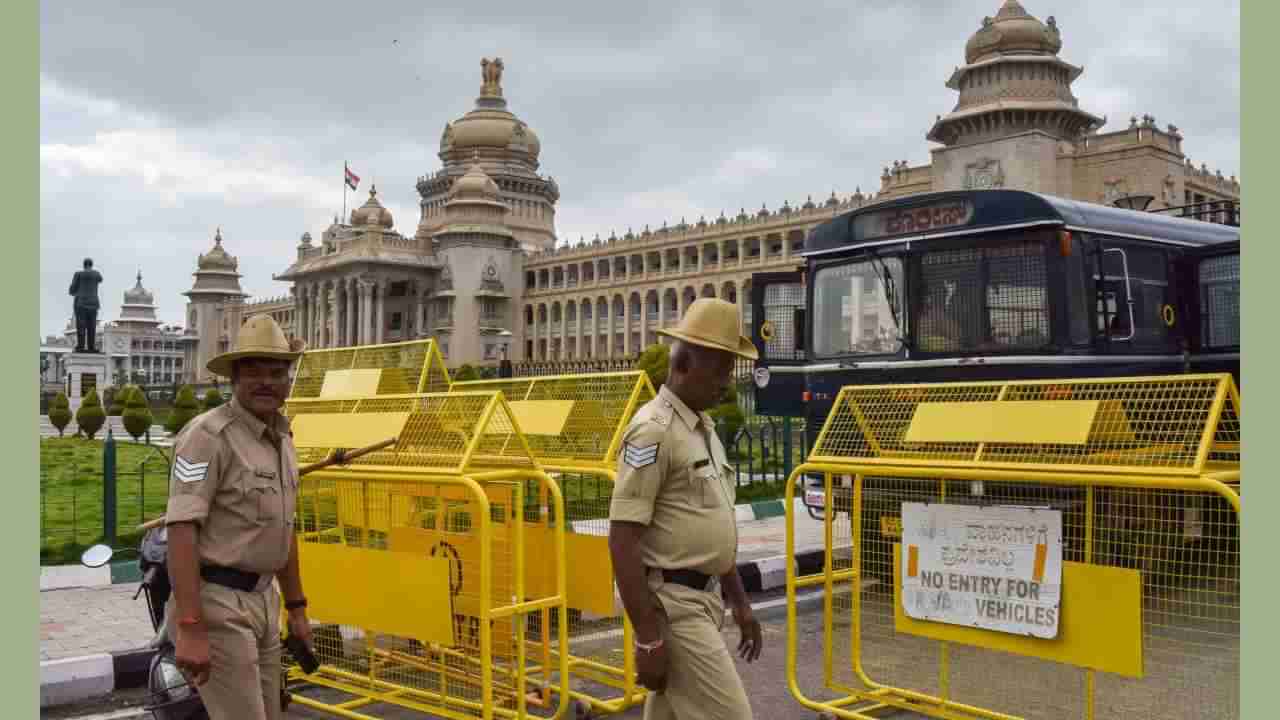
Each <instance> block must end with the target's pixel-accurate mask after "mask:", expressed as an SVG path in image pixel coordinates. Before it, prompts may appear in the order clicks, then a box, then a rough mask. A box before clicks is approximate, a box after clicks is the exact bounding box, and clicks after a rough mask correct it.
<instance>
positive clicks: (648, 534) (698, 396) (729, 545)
mask: <svg viewBox="0 0 1280 720" xmlns="http://www.w3.org/2000/svg"><path fill="white" fill-rule="evenodd" d="M658 332H660V333H663V334H664V335H667V336H670V337H672V338H673V339H674V340H673V343H672V346H671V360H670V365H669V367H670V369H669V372H668V376H667V381H666V383H665V384H664V385H663V386H662V388H661V389H660V390H659V391H658V395H657V397H656V398H654V399H653V400H652V401H650V402H649V403H647V404H646V405H644V406H643V407H641V408H640V409H639V410H638V411H637V412H636V415H635V417H634V418H633V419H632V421H631V423H630V425H629V426H628V427H627V429H626V432H625V435H624V437H623V447H622V451H621V452H620V453H619V458H618V479H617V482H616V483H615V485H614V490H613V498H612V502H611V505H610V510H609V519H610V530H609V549H610V553H611V555H612V558H613V567H614V575H615V579H616V581H617V584H618V589H619V593H620V594H621V596H622V602H623V606H624V607H625V608H626V612H627V616H628V617H629V618H630V620H631V624H632V626H633V627H634V628H635V634H636V653H635V654H636V670H637V676H638V680H639V682H640V683H641V684H642V685H644V686H645V687H647V688H649V689H650V690H652V691H653V692H650V693H649V695H648V698H647V700H646V702H645V708H644V717H645V718H646V720H668V719H671V720H695V719H696V720H704V719H705V720H750V718H751V717H752V714H751V706H750V704H749V703H748V702H747V696H746V692H745V690H744V689H743V686H742V680H741V679H740V678H739V677H738V672H737V668H735V667H734V662H733V658H732V657H731V656H730V654H729V649H728V648H727V647H726V646H725V642H724V640H723V638H722V637H721V635H720V631H721V628H722V627H723V625H724V616H725V613H724V611H725V607H724V601H723V600H722V599H721V590H722V589H723V592H724V598H725V599H727V600H728V603H729V605H730V606H731V607H732V610H733V618H734V620H735V622H736V623H737V624H738V626H739V628H740V630H741V633H742V635H741V641H740V642H739V644H738V652H739V654H740V655H741V657H743V658H745V659H746V660H747V661H748V662H751V661H753V660H755V659H756V658H757V657H759V655H760V648H761V644H762V638H761V632H760V624H759V622H757V621H756V619H755V617H754V615H753V614H752V611H751V605H750V603H749V602H748V601H747V596H746V592H745V590H744V589H743V587H742V579H741V578H740V577H739V576H738V570H737V562H736V558H737V548H738V528H737V524H736V522H735V520H734V495H735V482H734V477H733V471H732V470H731V468H730V467H729V462H728V459H727V456H726V455H725V450H724V447H723V445H722V444H721V442H720V439H719V437H718V436H717V435H716V434H715V423H714V422H713V421H712V419H711V417H710V416H708V415H707V412H706V411H707V410H708V409H710V408H712V407H714V406H715V405H716V404H717V403H718V402H719V400H720V398H721V397H723V395H724V392H725V390H726V389H727V388H728V385H729V381H730V379H731V375H732V371H733V366H734V359H735V356H741V357H746V358H750V359H755V358H756V357H757V353H756V349H755V346H754V345H753V344H752V343H751V341H750V340H748V339H747V338H745V337H742V336H741V334H740V325H739V319H738V308H737V306H736V305H733V304H731V303H728V302H726V301H724V300H719V299H711V298H704V299H701V300H697V301H696V302H694V303H693V304H692V305H691V306H690V307H689V309H688V311H687V312H686V314H685V316H684V318H683V319H682V320H681V322H680V324H679V326H677V327H676V328H674V329H670V330H659V331H658Z"/></svg>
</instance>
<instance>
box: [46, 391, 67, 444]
mask: <svg viewBox="0 0 1280 720" xmlns="http://www.w3.org/2000/svg"><path fill="white" fill-rule="evenodd" d="M49 422H50V423H52V424H53V426H54V427H56V428H58V437H62V431H63V430H65V429H66V427H67V424H68V423H70V422H71V401H70V400H67V394H66V393H64V392H59V393H58V394H57V395H55V396H54V397H53V404H52V405H50V406H49Z"/></svg>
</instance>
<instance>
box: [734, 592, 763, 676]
mask: <svg viewBox="0 0 1280 720" xmlns="http://www.w3.org/2000/svg"><path fill="white" fill-rule="evenodd" d="M733 621H734V622H736V623H738V629H739V630H741V631H742V639H741V640H739V641H738V656H739V657H741V658H742V659H744V660H746V661H747V662H751V661H753V660H755V659H756V658H758V657H760V649H761V648H762V647H763V646H764V635H763V633H762V631H761V629H760V621H759V620H756V615H755V613H754V612H752V610H751V606H750V605H746V604H743V605H736V606H734V608H733Z"/></svg>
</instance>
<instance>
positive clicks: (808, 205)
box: [800, 193, 835, 210]
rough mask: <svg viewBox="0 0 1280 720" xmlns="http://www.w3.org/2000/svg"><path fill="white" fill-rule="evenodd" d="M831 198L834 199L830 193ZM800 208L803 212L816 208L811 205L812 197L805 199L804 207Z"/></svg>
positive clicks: (833, 195) (833, 194)
mask: <svg viewBox="0 0 1280 720" xmlns="http://www.w3.org/2000/svg"><path fill="white" fill-rule="evenodd" d="M831 197H835V193H832V194H831ZM800 207H802V208H803V209H805V210H813V209H814V208H816V207H818V206H817V205H814V204H813V196H812V195H810V196H809V197H808V198H806V199H805V201H804V205H801V206H800Z"/></svg>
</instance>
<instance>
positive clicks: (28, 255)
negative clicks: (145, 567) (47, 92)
mask: <svg viewBox="0 0 1280 720" xmlns="http://www.w3.org/2000/svg"><path fill="white" fill-rule="evenodd" d="M39 21H40V5H39V4H38V3H36V2H33V0H19V2H11V3H6V4H5V12H4V22H3V23H0V28H2V29H0V34H2V35H3V40H2V41H0V47H3V53H4V58H3V62H0V87H3V88H4V93H5V99H6V101H7V103H8V106H9V110H8V111H7V112H5V113H3V114H0V157H3V158H4V162H5V166H6V168H7V169H8V172H6V173H4V175H3V179H2V180H0V185H3V190H4V198H5V207H6V208H12V209H13V211H12V212H9V213H6V214H7V215H8V216H9V221H10V224H9V228H8V229H9V232H8V237H9V242H8V243H7V246H8V247H7V249H6V252H5V263H6V272H5V282H4V283H0V293H3V295H0V297H2V298H3V303H4V307H6V308H9V309H10V310H12V312H9V313H6V317H5V320H6V323H7V324H8V328H7V330H8V334H9V336H10V337H12V338H13V339H14V340H15V341H16V342H17V347H19V348H25V346H24V343H25V342H30V341H31V340H33V339H39V338H40V324H39V313H37V312H36V310H35V308H34V307H33V304H34V303H35V302H38V301H39V297H40V292H39V282H40V281H39V278H40V259H39V258H40V254H39V250H40V242H39V238H40V181H39V178H40V74H39V57H40V54H39V43H40V22H39ZM0 363H3V364H2V365H0V369H2V370H3V372H0V376H2V377H3V378H4V388H3V390H2V391H0V392H2V393H3V396H4V397H5V398H7V399H8V402H5V403H3V409H0V412H2V413H3V414H4V415H5V416H8V418H9V419H8V422H5V423H4V426H5V440H6V442H5V458H4V460H5V463H4V465H5V475H6V477H8V478H9V479H10V480H11V481H12V482H10V483H8V487H6V488H5V502H4V503H3V505H4V509H3V511H2V512H3V514H4V517H3V520H0V533H2V534H3V537H2V538H0V539H3V542H0V553H2V554H0V562H3V563H4V567H5V568H6V569H7V570H8V572H7V573H6V575H7V577H6V580H7V581H8V582H9V586H10V587H11V588H12V589H13V590H14V591H15V592H8V593H4V594H3V596H2V599H0V637H3V638H5V642H4V646H3V647H4V654H5V656H6V657H7V658H9V659H10V660H11V661H10V662H6V663H5V665H6V667H5V672H4V673H3V674H0V677H2V678H3V680H2V681H0V683H2V685H0V687H3V689H4V690H5V691H6V692H5V700H4V713H3V714H4V716H5V717H15V718H16V717H36V716H37V714H38V713H39V707H40V679H39V678H40V676H39V666H38V663H33V662H31V658H33V657H39V656H40V653H39V648H40V632H39V617H40V598H39V593H38V587H39V582H40V567H39V561H38V560H35V559H34V558H38V557H39V556H40V547H39V537H40V529H39V513H37V512H33V510H34V509H35V508H37V507H38V506H39V501H40V498H39V494H40V484H39V483H38V482H36V478H38V477H40V454H39V444H38V436H39V423H38V422H37V421H35V418H37V417H38V416H39V414H40V409H39V397H38V393H37V392H35V387H34V386H35V385H36V384H37V376H38V375H39V372H40V369H39V355H38V354H37V353H36V352H34V351H32V350H26V349H22V350H19V351H18V352H8V353H3V355H2V356H0ZM24 577H25V578H26V580H23V578H24ZM24 590H25V592H24Z"/></svg>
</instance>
